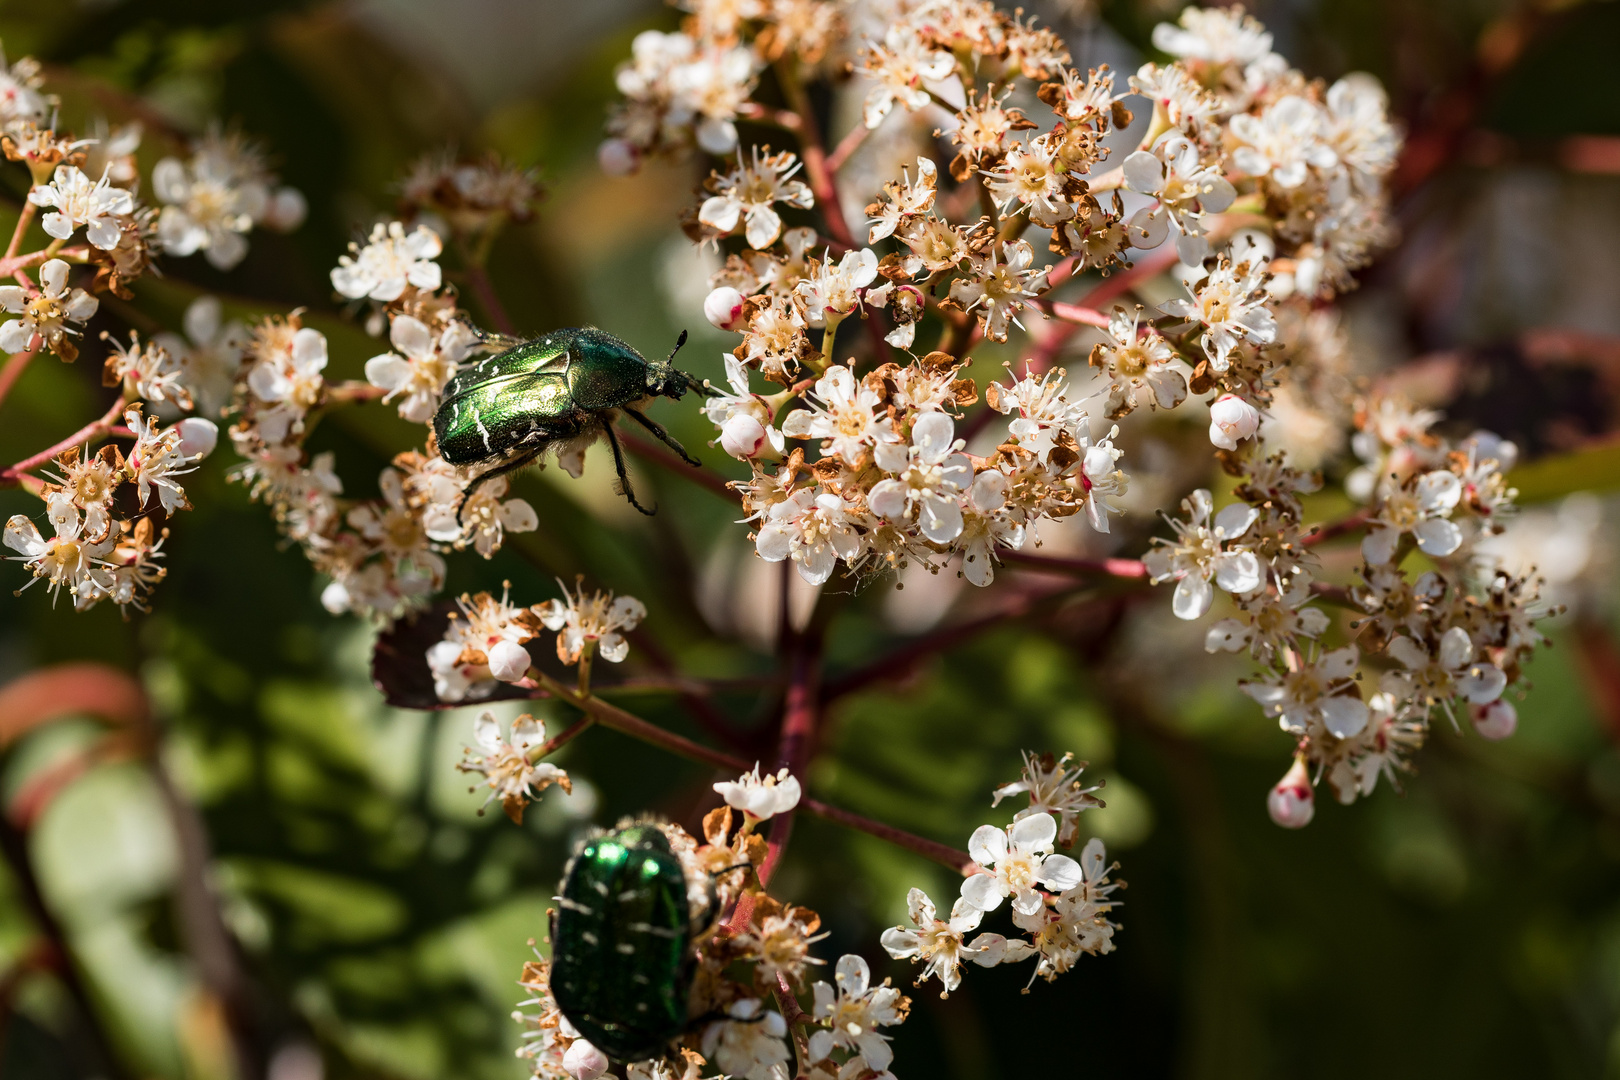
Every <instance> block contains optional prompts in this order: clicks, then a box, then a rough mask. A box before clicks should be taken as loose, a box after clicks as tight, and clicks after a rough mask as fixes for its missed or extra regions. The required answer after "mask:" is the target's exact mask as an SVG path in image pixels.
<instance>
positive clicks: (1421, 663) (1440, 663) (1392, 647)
mask: <svg viewBox="0 0 1620 1080" xmlns="http://www.w3.org/2000/svg"><path fill="white" fill-rule="evenodd" d="M1385 651H1386V652H1387V653H1389V655H1390V656H1392V657H1394V658H1395V659H1396V660H1398V661H1399V662H1400V663H1401V665H1402V666H1403V667H1405V668H1406V670H1405V671H1392V672H1389V673H1388V674H1386V675H1385V676H1384V678H1383V679H1382V680H1381V681H1380V683H1379V689H1381V690H1384V691H1385V692H1386V693H1389V694H1392V695H1393V696H1394V697H1396V698H1397V699H1399V700H1406V701H1413V700H1415V701H1417V702H1419V703H1421V704H1433V703H1440V702H1444V701H1446V700H1447V699H1449V698H1451V697H1452V696H1453V695H1455V696H1458V697H1461V698H1463V699H1464V700H1465V701H1467V702H1468V703H1469V704H1471V705H1489V704H1490V703H1491V702H1493V701H1495V700H1497V699H1498V698H1500V697H1501V696H1502V691H1503V690H1505V689H1506V688H1507V674H1506V673H1505V672H1503V671H1502V669H1501V668H1499V667H1497V666H1496V665H1495V664H1492V663H1489V662H1484V663H1475V662H1474V643H1473V642H1472V641H1471V640H1469V637H1468V631H1467V630H1464V629H1463V628H1462V627H1460V626H1453V627H1452V628H1451V629H1449V630H1447V631H1446V632H1445V633H1444V634H1441V635H1440V642H1439V647H1438V648H1435V649H1434V650H1433V651H1432V652H1431V651H1430V649H1429V648H1427V647H1425V646H1424V645H1422V644H1419V643H1418V642H1416V641H1413V640H1412V639H1411V638H1409V637H1407V636H1406V635H1404V634H1397V635H1396V636H1395V637H1393V638H1391V639H1390V642H1389V645H1388V646H1386V647H1385Z"/></svg>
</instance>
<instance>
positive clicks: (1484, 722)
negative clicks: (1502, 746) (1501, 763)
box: [1468, 698, 1519, 742]
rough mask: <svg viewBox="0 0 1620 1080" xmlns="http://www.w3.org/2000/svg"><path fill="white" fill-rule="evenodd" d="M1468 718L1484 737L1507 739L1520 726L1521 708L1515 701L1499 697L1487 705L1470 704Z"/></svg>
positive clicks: (1492, 739) (1481, 736) (1480, 735)
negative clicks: (1519, 708)
mask: <svg viewBox="0 0 1620 1080" xmlns="http://www.w3.org/2000/svg"><path fill="white" fill-rule="evenodd" d="M1468 718H1469V719H1470V720H1472V721H1473V722H1474V730H1475V731H1477V732H1479V737H1480V738H1482V739H1490V740H1491V741H1492V742H1494V741H1496V740H1497V739H1505V738H1507V737H1508V736H1509V735H1512V734H1513V733H1514V732H1515V731H1517V730H1518V728H1519V710H1518V709H1515V708H1514V707H1513V703H1512V702H1509V701H1504V700H1503V699H1501V698H1497V699H1496V700H1495V701H1492V702H1489V703H1487V704H1485V705H1470V706H1469V707H1468Z"/></svg>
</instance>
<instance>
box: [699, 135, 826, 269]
mask: <svg viewBox="0 0 1620 1080" xmlns="http://www.w3.org/2000/svg"><path fill="white" fill-rule="evenodd" d="M800 165H801V163H800V161H799V159H798V157H797V156H796V155H794V154H793V153H791V152H789V151H786V150H784V151H782V152H781V153H780V154H767V155H765V156H764V157H761V156H760V149H759V147H758V146H755V147H753V148H752V161H751V162H749V163H744V162H742V161H739V162H738V163H737V167H736V168H735V169H733V170H732V171H731V172H729V173H727V174H726V175H725V176H724V177H717V178H716V179H714V180H713V181H711V184H712V185H713V187H714V191H715V194H714V195H711V196H710V197H709V198H707V199H705V200H704V201H703V205H702V206H700V207H699V208H698V220H699V221H701V222H702V223H703V224H705V225H708V226H709V227H710V228H714V229H718V230H720V232H721V233H722V234H723V235H728V236H729V235H730V234H731V233H732V232H734V231H736V228H737V224H738V222H741V223H742V225H743V238H744V239H745V240H747V241H748V246H749V247H751V248H755V249H759V250H763V249H765V248H767V247H770V246H771V245H772V244H774V243H776V238H777V237H778V236H781V235H782V218H781V216H780V215H778V214H777V212H776V210H775V208H774V206H773V205H772V204H774V203H785V204H787V205H788V206H796V207H798V208H799V209H801V210H803V209H808V208H809V207H811V206H814V205H815V201H816V200H815V196H814V195H812V194H811V192H810V188H809V186H808V185H806V184H805V183H804V181H802V180H794V179H792V176H793V174H794V173H796V172H798V171H799V168H800Z"/></svg>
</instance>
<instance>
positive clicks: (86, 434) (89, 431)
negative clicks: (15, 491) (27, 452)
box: [0, 398, 124, 487]
mask: <svg viewBox="0 0 1620 1080" xmlns="http://www.w3.org/2000/svg"><path fill="white" fill-rule="evenodd" d="M123 409H124V399H123V398H119V399H118V400H117V401H114V402H113V404H112V408H110V409H108V410H107V411H106V413H105V414H103V415H102V417H101V419H99V420H95V421H92V422H91V423H88V424H86V425H85V426H84V427H82V428H80V429H79V430H78V431H75V432H74V433H73V434H72V435H69V436H68V437H67V438H65V439H63V440H62V441H61V442H59V443H57V444H56V445H55V446H49V447H46V448H45V449H44V450H41V451H40V452H39V453H37V454H35V455H34V456H32V457H26V458H23V459H22V460H21V461H19V462H17V463H16V464H15V465H13V466H11V468H9V469H7V470H6V471H5V472H0V487H9V486H12V485H15V484H16V483H17V482H18V477H20V476H21V475H22V474H23V473H25V472H28V471H29V470H30V469H35V468H38V467H39V466H41V465H43V464H45V463H46V462H47V461H50V460H51V459H52V458H54V457H55V456H56V455H58V454H60V453H61V452H62V451H64V450H71V449H72V448H73V447H75V446H79V445H80V444H82V443H87V442H89V441H90V440H91V439H94V438H97V437H99V436H102V435H105V434H106V433H107V431H108V429H110V428H111V427H112V426H113V421H115V420H116V419H118V414H119V413H120V412H122V411H123Z"/></svg>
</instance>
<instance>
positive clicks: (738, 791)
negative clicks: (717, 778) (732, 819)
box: [714, 762, 799, 821]
mask: <svg viewBox="0 0 1620 1080" xmlns="http://www.w3.org/2000/svg"><path fill="white" fill-rule="evenodd" d="M714 790H715V791H716V792H718V793H719V795H720V797H721V798H722V799H724V800H725V801H726V805H727V806H731V807H734V808H736V809H738V810H741V811H742V812H743V813H744V814H745V815H746V816H747V818H748V820H750V821H764V820H766V819H767V818H772V817H775V816H776V815H777V814H785V813H787V812H788V811H789V810H792V809H793V808H794V807H795V806H798V805H799V781H798V779H797V778H796V777H794V776H791V775H789V773H788V771H787V769H785V768H783V769H779V770H777V771H776V772H775V773H766V774H765V776H764V778H763V779H761V777H760V775H759V764H758V762H756V763H755V764H754V771H753V772H746V773H743V774H742V775H741V776H740V777H738V778H737V779H736V780H726V781H723V782H721V783H718V784H716V785H714Z"/></svg>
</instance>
